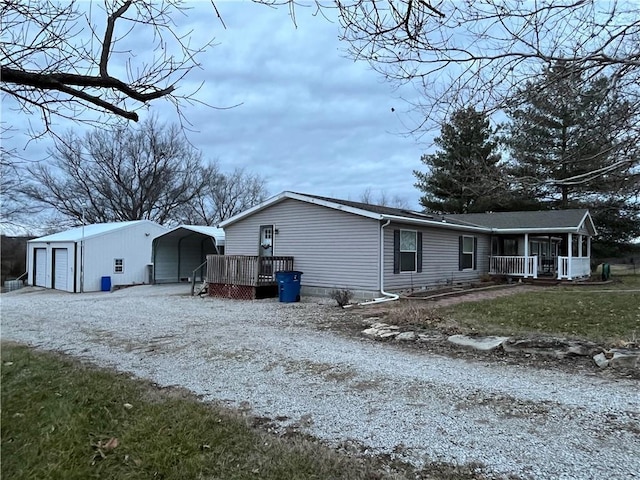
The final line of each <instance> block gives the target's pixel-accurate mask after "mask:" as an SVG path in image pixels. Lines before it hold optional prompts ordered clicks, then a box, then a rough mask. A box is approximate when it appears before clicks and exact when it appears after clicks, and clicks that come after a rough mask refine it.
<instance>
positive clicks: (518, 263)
mask: <svg viewBox="0 0 640 480" xmlns="http://www.w3.org/2000/svg"><path fill="white" fill-rule="evenodd" d="M489 274H490V275H509V276H513V277H525V278H527V277H533V278H538V257H535V256H534V257H524V256H516V255H507V256H504V255H501V256H492V257H491V258H490V259H489Z"/></svg>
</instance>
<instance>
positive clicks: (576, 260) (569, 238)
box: [489, 232, 591, 280]
mask: <svg viewBox="0 0 640 480" xmlns="http://www.w3.org/2000/svg"><path fill="white" fill-rule="evenodd" d="M489 274H490V275H504V276H509V277H521V278H539V277H546V278H556V279H558V280H574V279H580V278H587V277H589V276H590V275H591V235H589V234H582V233H576V234H574V233H571V232H570V233H557V234H554V233H547V234H541V233H534V234H529V233H524V234H522V235H514V234H511V235H497V236H495V237H494V238H493V240H492V250H491V256H490V258H489Z"/></svg>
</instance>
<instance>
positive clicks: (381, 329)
mask: <svg viewBox="0 0 640 480" xmlns="http://www.w3.org/2000/svg"><path fill="white" fill-rule="evenodd" d="M399 330H400V327H398V326H396V325H387V324H386V323H374V324H373V325H371V327H369V328H367V329H366V330H363V331H362V334H363V335H366V336H367V337H370V338H375V339H379V340H386V339H388V338H393V337H395V336H397V335H398V334H399V333H400V332H399Z"/></svg>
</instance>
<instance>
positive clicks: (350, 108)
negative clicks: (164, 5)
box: [2, 2, 425, 209]
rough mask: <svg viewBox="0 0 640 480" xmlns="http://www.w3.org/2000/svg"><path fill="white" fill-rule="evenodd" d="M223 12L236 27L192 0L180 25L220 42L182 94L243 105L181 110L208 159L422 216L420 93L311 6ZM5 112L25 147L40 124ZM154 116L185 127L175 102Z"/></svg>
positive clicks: (40, 152)
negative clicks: (356, 54) (373, 64)
mask: <svg viewBox="0 0 640 480" xmlns="http://www.w3.org/2000/svg"><path fill="white" fill-rule="evenodd" d="M217 5H218V9H219V11H220V14H221V15H222V17H223V19H224V22H225V25H226V30H225V29H224V28H223V27H222V25H221V24H220V22H219V21H218V20H217V19H216V17H215V14H214V12H213V11H212V7H211V4H210V3H208V2H198V3H194V4H193V5H192V6H193V7H194V8H193V10H192V11H191V12H190V13H189V16H188V18H187V19H186V20H185V19H178V20H179V23H180V27H181V28H182V29H186V28H190V27H192V28H193V29H194V32H195V34H194V38H193V41H194V42H195V43H197V42H198V41H202V40H204V39H205V38H206V37H207V36H209V35H214V36H215V40H216V42H217V43H218V45H217V46H215V47H213V48H211V49H209V51H208V52H207V53H206V54H205V55H204V56H203V57H201V60H202V63H203V69H202V70H194V71H192V72H191V74H190V75H189V77H188V81H187V82H183V83H182V84H179V85H178V87H179V88H180V89H181V90H182V91H184V92H186V91H188V90H189V89H190V88H192V87H193V86H194V85H196V84H198V83H200V82H201V81H204V87H203V88H202V90H201V91H200V92H199V93H198V95H197V98H198V99H199V100H202V101H203V102H205V103H208V104H211V105H216V106H220V107H224V106H231V105H235V104H241V105H239V106H238V107H236V108H233V109H229V110H215V109H211V108H207V107H206V106H202V105H193V106H190V105H184V106H183V113H184V115H185V117H186V118H187V119H188V120H189V121H190V122H191V123H192V124H193V127H192V128H193V129H194V130H196V131H193V132H189V133H188V137H189V139H190V140H191V142H192V143H193V145H194V146H195V147H197V148H198V149H200V150H201V151H202V152H203V156H204V158H207V159H212V160H217V161H218V162H219V164H220V165H221V167H222V170H223V171H231V170H233V168H234V167H236V166H239V167H244V168H246V170H247V171H250V172H255V173H258V174H259V175H261V176H263V177H264V178H265V179H266V180H267V188H268V190H269V194H271V195H275V194H277V193H279V192H281V191H283V190H292V191H297V192H303V193H313V194H317V195H325V196H333V197H337V198H345V199H352V200H359V199H360V196H361V194H362V192H363V191H364V190H365V189H367V188H369V189H370V190H371V193H372V194H373V196H374V197H377V196H378V195H379V194H380V192H382V191H384V192H385V194H386V195H387V196H395V195H397V196H399V197H401V198H403V199H405V200H406V201H407V203H408V205H409V206H410V207H411V208H416V209H417V208H418V198H419V192H418V191H417V190H416V189H415V188H414V187H413V183H414V177H413V175H412V171H413V170H414V169H421V167H422V164H421V162H420V156H421V154H422V153H424V151H425V150H424V149H425V146H424V145H421V144H418V142H417V141H416V140H415V139H414V138H412V137H410V136H407V135H403V133H406V132H407V131H408V130H409V129H410V128H412V127H413V126H415V122H417V121H418V119H417V118H416V116H415V115H416V114H415V113H410V112H409V110H410V108H409V105H408V104H407V103H406V102H405V101H404V100H403V99H402V98H401V97H404V98H406V99H410V98H412V96H415V95H416V92H415V91H414V90H413V89H412V88H410V87H405V88H403V89H400V90H398V89H396V88H395V87H394V85H391V84H389V83H387V82H386V81H385V80H384V79H383V78H382V76H381V75H380V74H378V73H376V72H374V71H372V70H371V69H370V67H369V65H368V64H366V63H364V62H358V63H355V62H354V61H353V60H351V59H349V58H347V56H346V53H345V50H346V48H347V45H346V44H344V43H340V42H339V41H338V34H339V27H338V25H337V24H336V23H331V22H330V21H328V20H326V19H324V18H322V17H314V16H313V15H312V13H313V10H311V9H309V8H303V7H299V8H298V9H297V10H296V23H297V28H296V25H294V23H293V22H292V20H291V17H290V16H289V12H288V9H287V8H278V9H272V8H269V7H266V6H264V5H256V4H253V3H250V2H219V3H217ZM2 110H3V111H2V114H3V121H10V122H11V123H12V124H13V125H14V126H15V127H16V133H15V134H14V136H13V138H11V139H10V140H8V143H9V144H13V145H15V146H16V147H18V148H19V149H23V148H24V145H25V143H26V137H25V136H24V134H25V133H26V132H27V125H28V121H31V122H35V123H36V124H37V123H38V121H39V119H38V117H33V118H31V119H29V118H27V117H26V116H25V115H24V114H18V113H15V112H10V111H7V105H5V104H3V106H2ZM150 114H158V115H159V116H160V117H161V119H162V120H164V121H167V122H171V121H177V115H176V112H175V109H174V107H173V106H172V105H170V104H169V103H168V102H166V101H162V100H160V101H156V102H154V103H153V104H152V107H151V108H150V109H149V111H148V112H146V111H143V112H141V118H142V119H144V118H146V117H147V116H148V115H150ZM63 127H64V125H62V126H60V125H59V126H58V127H57V128H58V129H64V128H66V127H64V128H63ZM74 128H76V129H78V128H79V127H77V126H76V127H74ZM80 128H82V127H80ZM50 145H51V140H50V139H43V140H40V141H38V142H32V143H30V144H29V146H28V147H27V149H26V150H24V151H23V154H24V156H26V157H27V158H31V159H39V158H43V157H44V156H45V152H46V149H47V147H49V146H50ZM8 146H11V145H8Z"/></svg>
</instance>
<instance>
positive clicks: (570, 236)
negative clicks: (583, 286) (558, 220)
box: [567, 233, 573, 280]
mask: <svg viewBox="0 0 640 480" xmlns="http://www.w3.org/2000/svg"><path fill="white" fill-rule="evenodd" d="M567 246H568V249H567V278H568V279H569V280H571V279H572V275H571V257H572V256H573V233H568V234H567Z"/></svg>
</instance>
